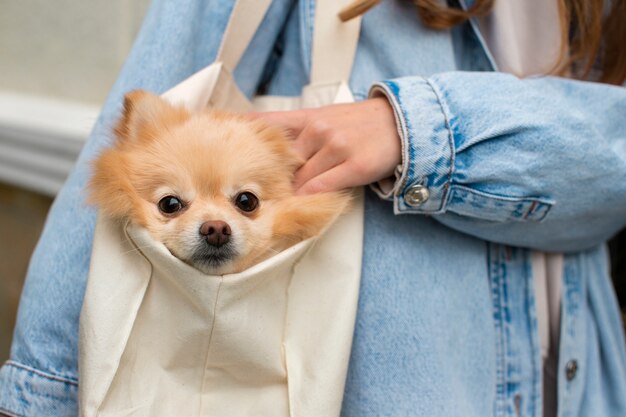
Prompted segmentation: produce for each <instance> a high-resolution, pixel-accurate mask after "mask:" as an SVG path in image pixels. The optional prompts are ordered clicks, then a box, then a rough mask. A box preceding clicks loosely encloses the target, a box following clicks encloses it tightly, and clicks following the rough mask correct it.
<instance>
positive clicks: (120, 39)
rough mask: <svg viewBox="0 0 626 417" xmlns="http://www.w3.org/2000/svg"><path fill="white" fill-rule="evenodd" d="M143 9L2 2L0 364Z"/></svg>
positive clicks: (118, 2) (117, 3)
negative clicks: (68, 181)
mask: <svg viewBox="0 0 626 417" xmlns="http://www.w3.org/2000/svg"><path fill="white" fill-rule="evenodd" d="M148 3H149V0H56V1H48V0H45V1H44V0H1V1H0V363H1V362H3V361H4V360H6V359H8V357H9V346H10V339H11V335H12V332H13V326H14V323H15V314H16V308H17V303H18V300H19V294H20V292H21V288H22V284H23V279H24V276H25V274H26V268H27V265H28V260H29V258H30V254H31V252H32V250H33V248H34V246H35V244H36V242H37V239H38V237H39V234H40V233H41V228H42V226H43V222H44V220H45V216H46V213H47V211H48V208H49V206H50V204H51V202H52V198H53V197H54V195H55V194H56V192H57V191H58V189H59V187H60V186H61V184H62V183H63V180H64V179H65V177H66V176H67V174H68V172H69V170H70V169H71V167H72V165H73V163H74V160H75V158H76V156H77V155H78V152H79V150H80V148H81V147H82V144H83V143H84V141H85V139H86V137H87V135H88V134H89V131H90V130H91V127H92V125H93V123H94V122H95V119H96V117H97V115H98V112H99V108H100V106H101V104H102V102H103V101H104V99H105V97H106V95H107V93H108V91H109V89H110V88H111V85H112V84H113V82H114V80H115V78H116V76H117V73H118V71H119V70H120V68H121V66H122V64H123V62H124V59H125V57H126V55H127V54H128V52H129V50H130V47H131V45H132V42H133V39H134V37H135V35H136V33H137V31H138V29H139V27H140V25H141V20H142V18H143V15H144V14H145V11H146V9H147V6H148Z"/></svg>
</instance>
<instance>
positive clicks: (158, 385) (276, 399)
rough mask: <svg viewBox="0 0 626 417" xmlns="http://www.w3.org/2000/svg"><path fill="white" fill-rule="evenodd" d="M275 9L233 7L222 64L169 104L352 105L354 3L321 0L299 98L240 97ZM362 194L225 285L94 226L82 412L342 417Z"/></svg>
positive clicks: (245, 0) (142, 242) (132, 230)
mask: <svg viewBox="0 0 626 417" xmlns="http://www.w3.org/2000/svg"><path fill="white" fill-rule="evenodd" d="M270 3H271V2H270V1H269V0H238V1H237V3H236V5H235V9H234V11H233V13H232V16H231V18H230V21H229V24H228V27H227V30H226V32H225V35H224V39H223V41H222V47H221V48H220V52H219V54H218V57H217V59H216V62H215V63H213V64H212V65H210V66H208V67H207V68H205V69H203V70H201V71H200V72H198V73H196V74H194V75H193V76H191V77H190V78H188V79H187V80H185V81H183V82H182V83H180V84H179V85H177V86H175V87H174V88H172V89H171V90H170V91H168V92H166V93H165V94H164V95H163V97H165V98H166V99H168V100H170V101H171V102H174V103H178V104H181V103H182V104H184V105H185V106H187V107H189V108H190V109H202V108H204V107H206V106H211V107H215V108H220V109H227V110H234V111H248V110H252V109H256V110H268V109H280V110H286V109H295V108H301V107H316V106H320V105H324V104H331V103H336V102H349V101H352V95H351V93H350V90H349V88H348V86H347V83H346V80H347V79H348V77H349V75H350V70H351V65H352V60H353V57H354V53H355V50H356V43H357V40H358V33H359V25H360V22H359V21H358V19H355V20H352V21H350V22H349V23H341V22H340V21H339V19H338V18H337V13H338V12H339V9H340V8H341V7H343V6H344V5H345V3H346V1H345V0H341V1H339V0H330V1H329V0H322V1H318V2H317V8H318V10H317V13H316V20H315V36H314V46H313V68H312V77H311V78H312V83H311V85H309V86H307V87H306V88H305V89H304V91H303V93H302V97H299V98H295V99H294V98H279V97H258V98H256V99H255V100H254V102H253V103H250V102H249V101H248V100H247V99H246V97H245V96H244V95H243V94H242V93H241V92H240V91H239V89H238V88H237V86H236V84H235V82H234V80H233V77H232V70H233V69H234V68H235V67H236V65H237V63H238V61H239V59H240V58H241V56H242V54H243V52H244V50H245V48H246V47H247V45H248V43H249V42H250V40H251V39H252V37H253V35H254V33H255V31H256V29H257V27H258V26H259V24H260V21H261V20H262V18H263V16H264V14H265V12H266V10H267V8H268V7H269V4H270ZM324 45H333V47H332V48H330V47H329V48H324ZM331 63H332V65H331ZM358 194H359V196H358V198H357V199H356V200H357V201H356V204H354V206H353V208H352V209H351V210H350V211H349V212H348V213H347V214H345V215H343V216H341V217H340V218H339V219H338V220H337V221H336V222H335V223H334V224H333V225H332V226H331V227H330V228H329V229H328V230H327V231H326V232H325V233H324V234H323V235H322V236H320V237H319V238H317V239H310V240H307V241H304V242H301V243H299V244H297V245H295V246H293V247H291V248H289V249H287V250H285V251H283V252H281V253H279V254H277V255H275V256H274V257H272V258H270V259H268V260H266V261H264V262H262V263H260V264H258V265H256V266H254V267H252V268H250V269H248V270H246V271H243V272H241V273H237V274H231V275H224V276H210V275H205V274H203V273H202V272H200V271H197V270H195V269H194V268H192V267H190V266H189V265H187V264H185V263H183V262H181V261H180V260H178V259H177V258H175V257H174V256H172V255H171V254H170V252H169V251H168V250H167V249H166V248H165V247H164V246H163V245H162V244H161V243H159V242H156V241H154V240H153V239H152V238H151V236H150V235H149V234H148V232H147V231H146V230H144V229H142V228H141V227H137V226H133V225H122V224H118V223H114V222H112V221H110V220H108V219H106V218H103V217H99V218H98V221H97V225H96V233H95V239H94V246H93V255H92V263H91V271H90V275H89V281H88V284H87V291H86V295H85V301H84V305H83V309H82V313H81V318H80V341H79V350H80V360H79V371H80V390H79V406H80V414H81V415H82V416H85V417H92V416H102V417H105V416H106V417H113V416H115V417H122V416H124V417H130V416H132V417H140V416H141V417H159V416H168V417H179V416H180V417H196V416H198V417H199V416H220V417H222V416H223V417H244V416H258V417H282V416H285V417H286V416H290V417H332V416H339V414H340V410H341V403H342V397H343V390H344V385H345V378H346V372H347V366H348V361H349V356H350V348H351V343H352V334H353V330H354V321H355V315H356V307H357V299H358V292H359V280H360V271H361V252H362V240H363V201H362V194H361V193H358Z"/></svg>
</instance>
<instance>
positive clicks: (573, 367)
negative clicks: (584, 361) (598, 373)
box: [565, 359, 578, 381]
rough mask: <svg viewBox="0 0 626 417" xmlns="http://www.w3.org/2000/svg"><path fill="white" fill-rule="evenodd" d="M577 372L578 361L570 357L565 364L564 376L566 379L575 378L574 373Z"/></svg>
mask: <svg viewBox="0 0 626 417" xmlns="http://www.w3.org/2000/svg"><path fill="white" fill-rule="evenodd" d="M577 373H578V361H576V360H575V359H572V360H571V361H568V362H567V364H565V377H566V378H567V380H568V381H571V380H572V379H574V378H576V374H577Z"/></svg>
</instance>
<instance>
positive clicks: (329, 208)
mask: <svg viewBox="0 0 626 417" xmlns="http://www.w3.org/2000/svg"><path fill="white" fill-rule="evenodd" d="M351 199H352V196H351V194H350V193H349V192H332V193H320V194H311V195H305V196H293V197H289V198H288V199H287V200H286V201H284V202H281V203H280V207H279V208H278V211H277V215H276V218H275V222H274V229H273V232H274V236H275V237H277V238H282V239H285V240H286V241H290V242H297V241H301V240H305V239H308V238H310V237H313V236H317V235H319V234H320V233H322V232H323V231H324V229H325V228H326V227H327V226H329V225H330V224H331V223H332V222H333V221H335V220H336V219H337V217H339V215H340V214H341V213H343V212H345V211H346V210H347V208H348V207H349V205H350V201H351Z"/></svg>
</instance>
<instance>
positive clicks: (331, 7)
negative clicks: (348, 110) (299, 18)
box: [215, 0, 361, 84]
mask: <svg viewBox="0 0 626 417" xmlns="http://www.w3.org/2000/svg"><path fill="white" fill-rule="evenodd" d="M271 3H272V1H271V0H238V1H237V2H236V3H235V6H234V8H233V11H232V13H231V16H230V19H229V21H228V25H227V26H226V30H225V32H224V37H223V39H222V44H221V45H220V49H219V52H218V54H217V57H216V59H215V61H216V62H221V63H222V64H223V65H224V67H225V68H226V69H227V70H228V71H229V72H231V73H232V72H233V71H234V70H235V68H236V67H237V64H239V61H240V60H241V57H242V56H243V54H244V52H245V50H246V48H247V47H248V45H249V44H250V42H251V41H252V38H253V37H254V35H255V33H256V32H257V30H258V28H259V26H260V25H261V22H262V21H263V18H264V17H265V15H266V14H267V11H268V10H269V8H270V6H271ZM349 3H350V0H318V1H316V2H315V8H316V10H315V26H314V29H313V57H312V64H311V84H329V83H334V82H338V81H347V80H348V79H349V78H350V73H351V71H352V64H353V61H354V56H355V54H356V48H357V44H358V40H359V31H360V27H361V18H360V16H359V17H357V18H354V19H352V20H350V21H349V22H341V20H340V18H339V13H340V12H341V10H342V9H343V8H344V7H345V6H346V5H348V4H349Z"/></svg>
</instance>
